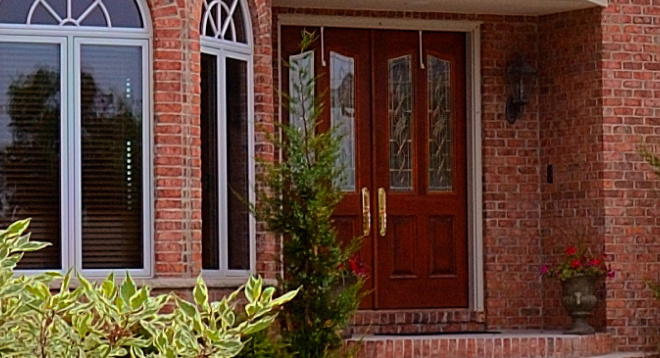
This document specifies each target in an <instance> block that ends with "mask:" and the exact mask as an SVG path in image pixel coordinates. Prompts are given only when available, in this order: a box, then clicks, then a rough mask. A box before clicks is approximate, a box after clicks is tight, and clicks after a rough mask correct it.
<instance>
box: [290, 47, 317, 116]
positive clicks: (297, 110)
mask: <svg viewBox="0 0 660 358" xmlns="http://www.w3.org/2000/svg"><path fill="white" fill-rule="evenodd" d="M313 85H314V51H307V52H303V53H301V54H297V55H292V56H290V57H289V97H290V98H289V102H290V103H289V121H290V123H291V124H292V125H294V126H296V127H298V128H303V118H305V119H306V120H309V117H308V116H309V114H310V113H311V112H312V109H313V106H314V99H313V97H314V94H313V92H314V89H313V88H312V89H311V92H312V95H311V96H305V88H306V87H309V86H313Z"/></svg>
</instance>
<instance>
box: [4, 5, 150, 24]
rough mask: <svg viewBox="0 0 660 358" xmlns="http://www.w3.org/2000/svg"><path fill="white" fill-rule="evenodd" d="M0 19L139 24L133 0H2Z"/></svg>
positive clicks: (28, 21) (60, 22)
mask: <svg viewBox="0 0 660 358" xmlns="http://www.w3.org/2000/svg"><path fill="white" fill-rule="evenodd" d="M0 23H6V24H23V25H33V24H35V25H53V26H91V27H127V28H143V27H144V22H143V21H142V15H141V13H140V8H139V7H138V5H137V4H136V3H135V0H32V1H26V0H2V1H0Z"/></svg>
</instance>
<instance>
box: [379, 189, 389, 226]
mask: <svg viewBox="0 0 660 358" xmlns="http://www.w3.org/2000/svg"><path fill="white" fill-rule="evenodd" d="M378 233H379V234H380V236H382V237H385V236H386V235H387V193H386V192H385V189H384V188H378Z"/></svg>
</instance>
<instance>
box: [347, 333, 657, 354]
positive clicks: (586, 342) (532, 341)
mask: <svg viewBox="0 0 660 358" xmlns="http://www.w3.org/2000/svg"><path fill="white" fill-rule="evenodd" d="M358 341H362V347H361V348H360V351H359V354H358V357H359V358H532V357H535V358H589V357H592V358H637V357H645V356H644V355H643V354H641V353H616V354H612V340H611V338H610V335H609V334H607V333H597V334H594V335H589V336H576V335H564V334H562V333H560V332H547V331H545V332H540V331H506V332H484V333H469V334H462V333H456V334H438V335H404V336H391V335H387V336H376V335H371V336H357V335H354V336H353V337H352V338H351V339H349V340H348V342H347V343H348V345H349V346H353V345H355V344H356V343H357V342H358ZM626 354H627V355H626Z"/></svg>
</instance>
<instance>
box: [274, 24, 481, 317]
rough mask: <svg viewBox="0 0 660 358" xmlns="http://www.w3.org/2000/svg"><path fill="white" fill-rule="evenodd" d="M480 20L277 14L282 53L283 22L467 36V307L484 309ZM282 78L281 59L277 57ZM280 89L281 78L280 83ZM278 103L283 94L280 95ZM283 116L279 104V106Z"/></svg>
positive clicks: (280, 51) (278, 51)
mask: <svg viewBox="0 0 660 358" xmlns="http://www.w3.org/2000/svg"><path fill="white" fill-rule="evenodd" d="M480 25H481V22H478V21H450V20H422V19H389V18H379V17H355V16H325V15H301V14H280V15H279V16H278V18H277V30H278V31H277V36H278V39H277V40H278V41H277V43H278V49H277V56H278V57H279V56H280V54H281V53H282V35H281V34H282V26H315V27H342V28H354V29H387V30H415V31H439V32H442V31H444V32H462V33H465V39H466V54H465V55H466V73H467V77H468V78H467V79H466V84H467V85H466V94H465V95H466V101H467V102H466V103H467V113H466V115H467V136H468V137H467V161H468V162H467V165H468V172H467V181H468V212H467V215H468V218H467V219H468V257H469V260H468V261H469V262H468V271H469V278H470V283H469V288H470V289H469V307H470V309H471V310H473V311H483V310H484V291H485V282H484V254H483V241H484V240H483V191H482V182H481V178H482V164H481V31H480ZM278 71H279V78H282V61H278ZM278 86H279V93H282V82H281V81H280V82H279V84H278ZM280 103H282V98H281V96H280ZM279 115H280V118H282V106H281V105H280V107H279Z"/></svg>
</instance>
